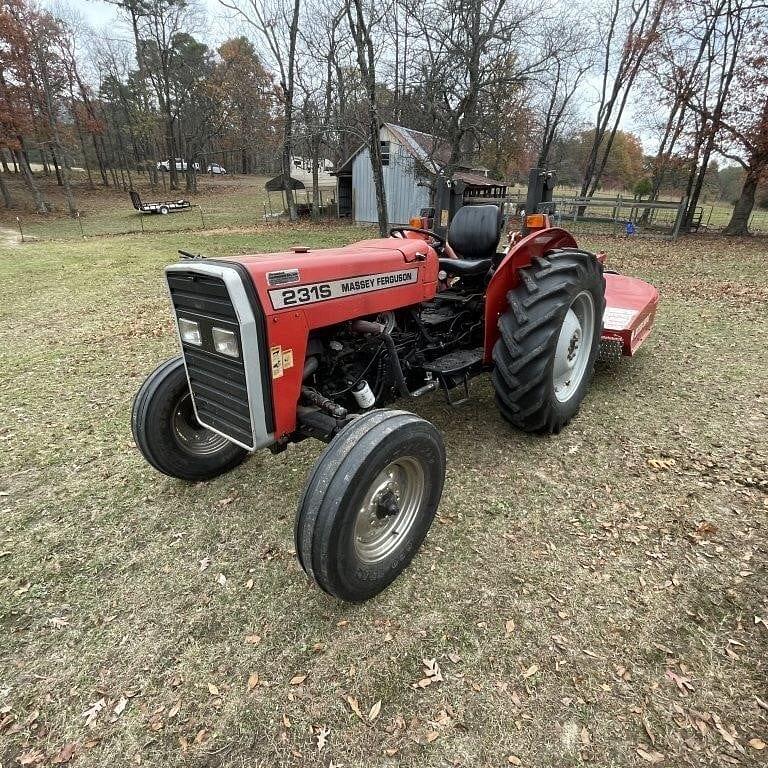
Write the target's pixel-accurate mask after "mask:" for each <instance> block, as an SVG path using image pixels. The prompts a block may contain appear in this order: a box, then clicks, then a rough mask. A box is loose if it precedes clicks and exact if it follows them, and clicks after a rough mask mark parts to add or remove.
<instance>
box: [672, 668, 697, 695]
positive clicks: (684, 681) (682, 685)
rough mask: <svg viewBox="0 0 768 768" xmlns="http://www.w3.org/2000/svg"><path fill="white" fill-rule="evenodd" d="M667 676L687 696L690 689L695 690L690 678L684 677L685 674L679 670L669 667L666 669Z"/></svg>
mask: <svg viewBox="0 0 768 768" xmlns="http://www.w3.org/2000/svg"><path fill="white" fill-rule="evenodd" d="M666 676H667V677H668V678H669V679H670V680H672V681H673V682H674V684H675V685H676V686H677V687H678V689H679V690H680V693H682V694H683V696H687V695H688V691H693V690H695V689H694V687H693V685H692V684H691V681H690V678H687V677H683V675H678V674H677V672H674V671H672V670H671V669H668V670H667V671H666Z"/></svg>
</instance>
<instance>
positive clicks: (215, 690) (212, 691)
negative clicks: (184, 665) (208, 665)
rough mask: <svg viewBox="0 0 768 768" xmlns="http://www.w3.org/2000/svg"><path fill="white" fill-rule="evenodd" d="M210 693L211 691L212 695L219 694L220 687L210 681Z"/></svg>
mask: <svg viewBox="0 0 768 768" xmlns="http://www.w3.org/2000/svg"><path fill="white" fill-rule="evenodd" d="M208 693H210V694H211V696H218V695H219V689H218V688H217V687H216V686H215V685H214V684H213V683H208Z"/></svg>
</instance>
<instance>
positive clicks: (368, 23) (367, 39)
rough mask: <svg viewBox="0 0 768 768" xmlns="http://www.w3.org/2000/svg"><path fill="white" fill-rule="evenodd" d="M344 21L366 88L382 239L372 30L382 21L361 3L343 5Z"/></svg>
mask: <svg viewBox="0 0 768 768" xmlns="http://www.w3.org/2000/svg"><path fill="white" fill-rule="evenodd" d="M345 10H346V14H347V21H348V23H349V29H350V31H351V33H352V38H353V39H354V41H355V49H356V52H357V64H358V67H359V70H360V77H361V79H362V82H363V87H364V88H365V95H366V100H367V117H368V120H367V124H368V137H367V141H368V152H369V154H370V157H371V167H372V169H373V184H374V187H375V189H376V210H377V214H378V219H379V232H380V233H381V236H382V237H385V236H386V235H387V234H389V213H388V211H387V192H386V188H385V186H384V168H383V162H382V157H381V141H380V138H379V132H380V130H381V119H380V117H379V107H378V96H377V91H376V56H375V55H374V46H373V37H372V29H373V28H374V27H375V26H376V25H377V24H378V23H380V22H381V16H377V15H374V9H373V8H367V9H365V8H363V0H350V1H349V2H347V5H346V8H345Z"/></svg>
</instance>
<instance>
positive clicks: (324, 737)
mask: <svg viewBox="0 0 768 768" xmlns="http://www.w3.org/2000/svg"><path fill="white" fill-rule="evenodd" d="M330 734H331V729H330V728H328V727H326V726H325V725H324V726H323V727H322V728H321V729H320V730H319V731H318V732H317V751H318V752H322V751H323V747H325V745H326V744H327V743H328V736H330Z"/></svg>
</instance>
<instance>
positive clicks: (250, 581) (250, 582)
mask: <svg viewBox="0 0 768 768" xmlns="http://www.w3.org/2000/svg"><path fill="white" fill-rule="evenodd" d="M245 588H246V589H253V579H248V581H246V582H245Z"/></svg>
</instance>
